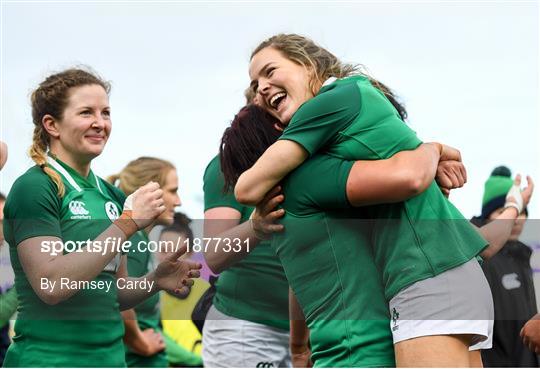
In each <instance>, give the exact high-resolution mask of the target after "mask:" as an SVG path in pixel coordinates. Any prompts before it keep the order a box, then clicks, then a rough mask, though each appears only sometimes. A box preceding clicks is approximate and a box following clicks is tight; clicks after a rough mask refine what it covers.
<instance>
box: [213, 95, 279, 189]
mask: <svg viewBox="0 0 540 369" xmlns="http://www.w3.org/2000/svg"><path fill="white" fill-rule="evenodd" d="M275 124H279V121H278V120H277V119H276V118H274V117H273V116H272V115H270V114H269V113H268V112H267V111H265V110H264V109H262V108H260V107H258V106H256V105H252V104H250V105H246V106H244V107H243V108H242V109H240V111H239V112H238V114H236V116H235V117H234V119H233V121H232V122H231V126H230V127H228V128H227V129H225V132H223V137H222V138H221V145H220V147H219V158H220V161H221V171H222V172H223V176H224V177H225V186H224V189H223V190H224V191H225V192H228V191H230V190H232V189H233V188H234V185H235V184H236V181H238V177H240V175H241V174H242V173H244V172H245V171H246V170H248V169H249V168H251V167H252V166H253V164H255V162H256V161H257V159H259V157H260V156H261V155H262V154H263V153H264V151H265V150H266V149H267V148H268V147H269V146H270V145H272V144H273V143H274V142H276V141H277V139H278V137H279V136H281V132H280V131H278V130H277V129H276V128H275V127H274V125H275Z"/></svg>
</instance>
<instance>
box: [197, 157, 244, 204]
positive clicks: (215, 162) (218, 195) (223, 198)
mask: <svg viewBox="0 0 540 369" xmlns="http://www.w3.org/2000/svg"><path fill="white" fill-rule="evenodd" d="M224 185H225V179H224V177H223V173H222V172H221V165H220V162H219V156H216V157H214V158H213V159H212V161H210V163H209V164H208V166H207V167H206V170H205V171H204V184H203V190H204V210H205V211H206V210H208V209H212V208H218V207H229V208H233V209H236V210H238V211H239V212H242V210H243V208H244V206H243V205H241V204H240V203H238V201H236V198H235V197H234V194H233V193H232V192H230V191H229V192H225V191H224Z"/></svg>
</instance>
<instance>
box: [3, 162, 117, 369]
mask: <svg viewBox="0 0 540 369" xmlns="http://www.w3.org/2000/svg"><path fill="white" fill-rule="evenodd" d="M50 165H51V167H53V169H55V170H56V171H58V172H59V173H60V174H61V175H62V180H63V182H64V185H65V186H66V193H65V196H64V197H63V198H59V197H58V196H57V188H56V186H55V185H54V183H53V182H52V180H51V179H50V177H49V176H47V175H46V174H45V173H44V172H43V171H42V170H41V168H40V167H38V166H34V167H32V168H30V169H29V170H28V171H26V173H24V174H23V175H22V176H20V177H19V178H18V179H17V180H16V181H15V183H14V184H13V187H12V189H11V191H10V193H9V196H8V198H7V201H6V204H5V208H4V212H5V221H4V232H5V238H6V241H7V242H8V243H9V245H10V255H11V262H12V265H13V270H14V272H15V286H16V288H17V293H18V295H19V307H18V316H17V321H16V323H15V337H13V344H12V345H11V346H10V347H9V350H8V353H7V355H6V358H5V361H4V366H8V367H43V366H45V367H87V366H92V367H117V366H125V359H124V346H123V343H122V337H123V335H124V325H123V322H122V319H121V317H120V311H119V306H118V301H117V287H116V275H115V274H116V270H117V268H118V266H119V263H120V255H117V256H116V257H115V258H114V259H113V260H112V261H111V262H110V263H109V264H108V265H107V266H106V267H105V268H104V270H103V271H102V272H101V273H100V274H99V275H98V276H97V277H96V278H95V279H94V281H92V282H94V283H95V284H94V287H95V288H92V286H88V287H89V288H87V289H81V290H79V291H78V292H77V293H76V294H75V295H73V296H72V297H70V298H69V299H67V300H65V301H63V302H60V303H58V304H57V305H47V304H46V303H44V302H43V301H42V300H41V299H40V298H39V297H38V296H37V294H36V293H35V292H34V290H33V289H32V287H31V285H30V283H29V281H28V279H27V277H26V274H25V273H24V271H23V269H22V266H21V263H20V261H19V257H18V253H17V247H20V246H18V245H19V244H20V243H21V242H22V241H24V240H26V239H28V238H32V237H39V236H51V237H59V238H60V239H61V240H62V241H63V242H64V244H65V245H66V247H68V244H66V242H67V241H86V240H88V239H90V240H93V239H95V238H96V237H97V236H98V235H99V234H101V233H102V232H103V231H104V230H105V229H106V228H108V227H109V226H110V225H111V222H112V220H114V219H116V217H118V215H119V214H120V212H121V209H122V204H123V203H124V200H125V197H124V195H123V194H122V193H121V192H120V191H119V190H118V189H116V188H115V187H113V186H112V185H110V184H109V183H107V182H106V181H104V180H102V179H101V178H98V177H97V176H95V175H94V173H93V172H92V171H90V173H89V175H88V177H87V178H83V177H82V176H81V175H79V174H78V173H77V172H76V171H75V170H73V169H72V168H70V167H69V166H68V165H66V164H64V163H62V162H60V161H59V160H57V161H54V159H50ZM39 247H41V248H42V249H43V248H44V247H46V245H41V246H36V250H35V252H40V250H39ZM68 251H73V249H71V250H68ZM60 252H61V251H60ZM64 253H67V252H66V251H64ZM65 281H66V282H73V281H71V280H69V279H67V278H66V280H65ZM98 282H101V286H100V285H99V284H98ZM107 284H109V286H110V288H108V289H107V288H106V287H105V286H106V285H107ZM55 288H69V284H65V285H63V286H55Z"/></svg>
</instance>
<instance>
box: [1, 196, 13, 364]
mask: <svg viewBox="0 0 540 369" xmlns="http://www.w3.org/2000/svg"><path fill="white" fill-rule="evenodd" d="M5 202H6V197H5V196H4V194H2V193H0V366H1V365H2V363H3V362H4V356H5V355H6V351H7V349H8V347H9V344H10V343H11V341H10V338H9V335H8V332H9V319H10V318H11V317H12V316H13V314H14V313H15V311H16V310H17V293H16V291H15V288H14V287H13V282H14V274H13V268H12V267H11V263H10V259H9V245H8V244H7V243H6V242H5V240H4V231H3V221H4V203H5Z"/></svg>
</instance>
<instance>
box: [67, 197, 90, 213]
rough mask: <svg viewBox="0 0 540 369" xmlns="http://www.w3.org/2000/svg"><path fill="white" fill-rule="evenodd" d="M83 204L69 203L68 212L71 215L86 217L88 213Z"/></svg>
mask: <svg viewBox="0 0 540 369" xmlns="http://www.w3.org/2000/svg"><path fill="white" fill-rule="evenodd" d="M84 207H85V203H84V202H82V201H75V200H73V201H70V203H69V211H71V214H73V215H88V214H89V212H88V210H86V209H85V208H84Z"/></svg>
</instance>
